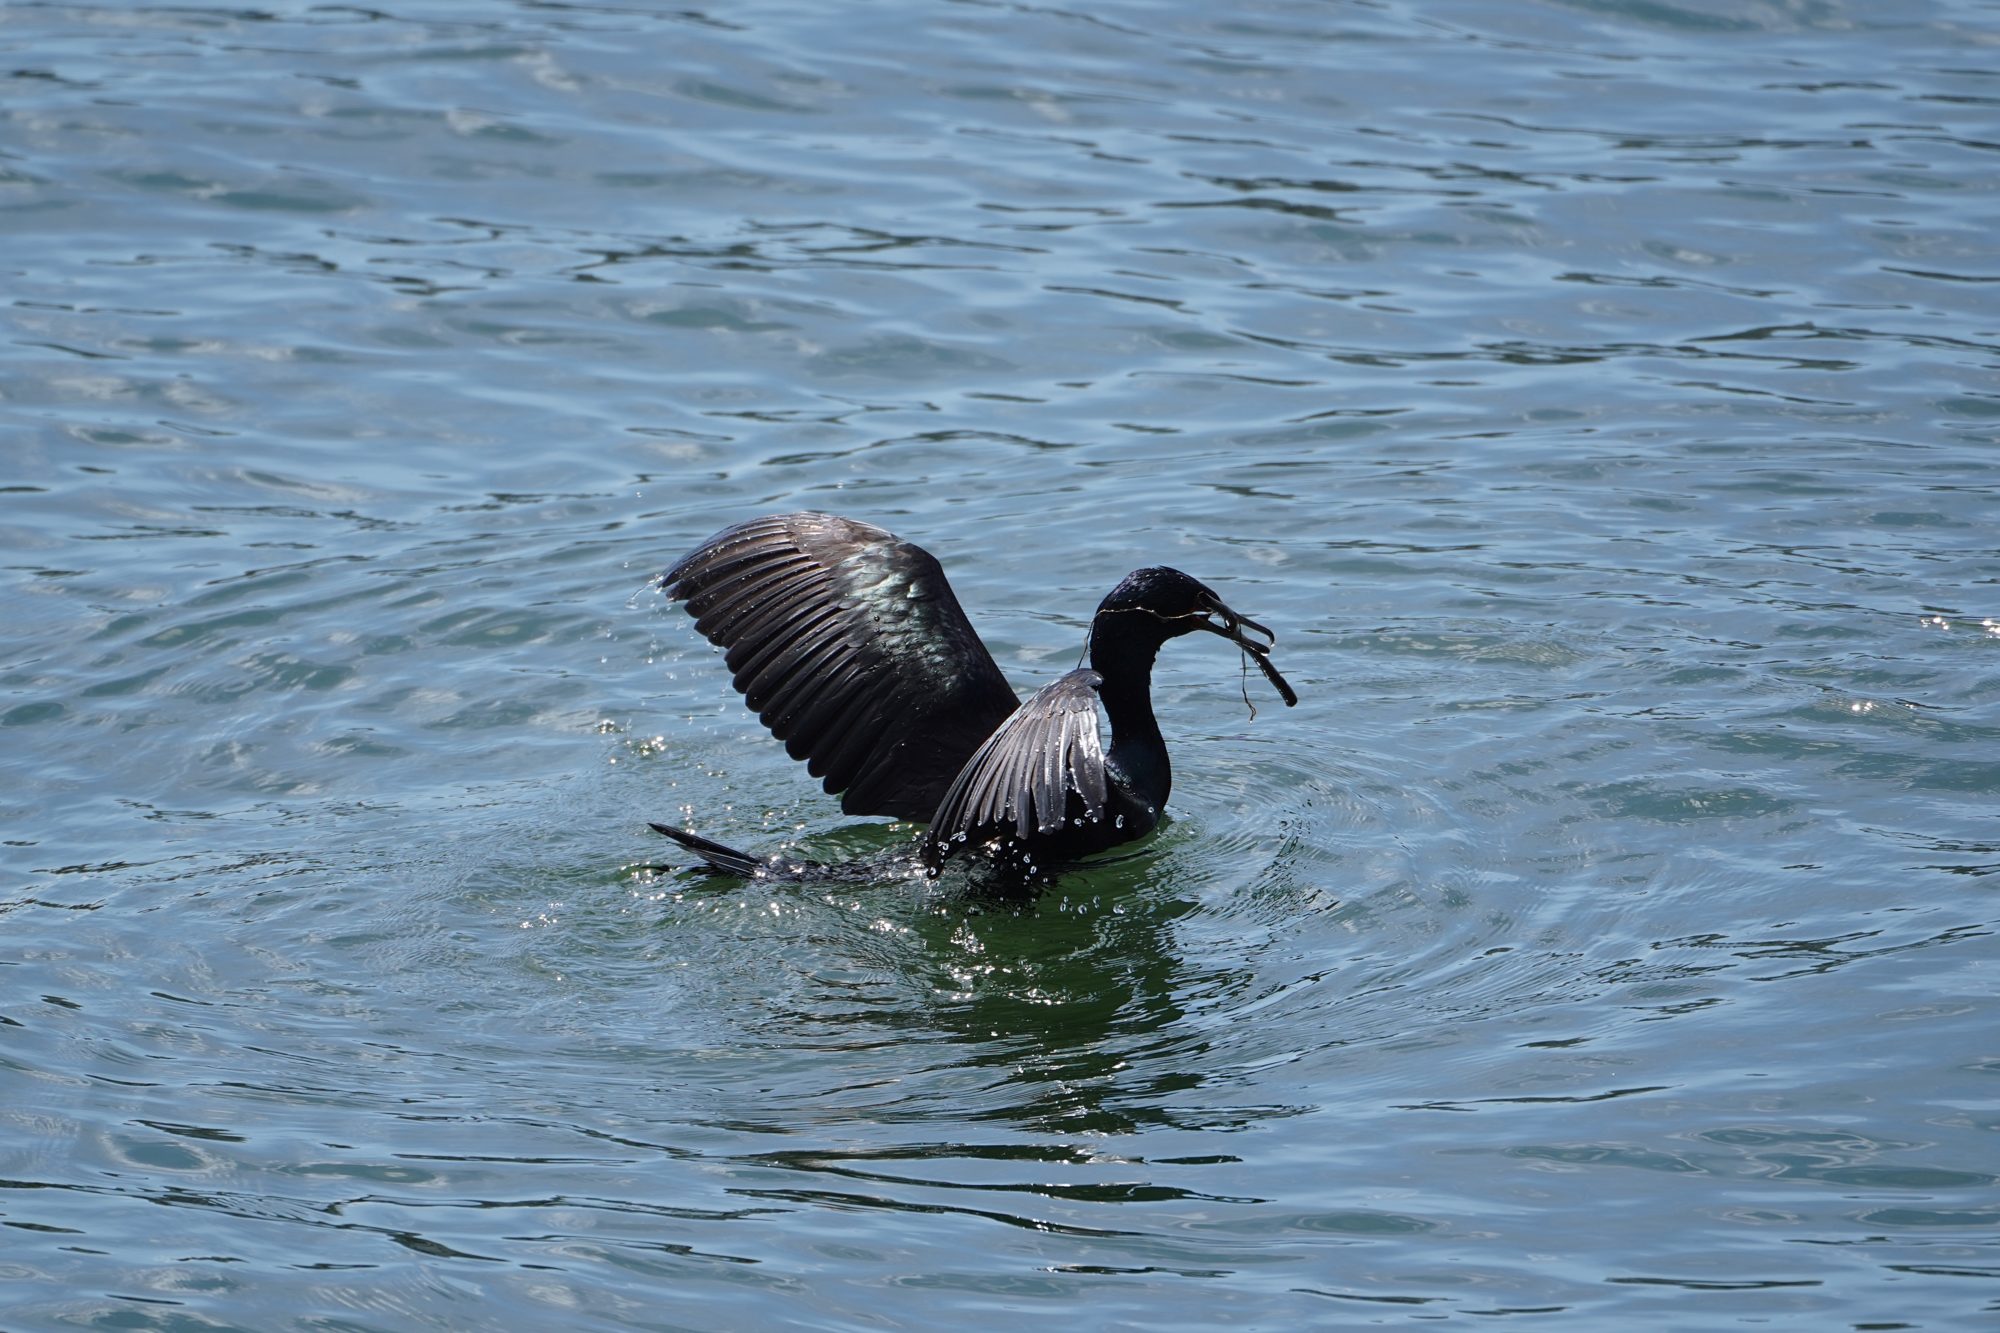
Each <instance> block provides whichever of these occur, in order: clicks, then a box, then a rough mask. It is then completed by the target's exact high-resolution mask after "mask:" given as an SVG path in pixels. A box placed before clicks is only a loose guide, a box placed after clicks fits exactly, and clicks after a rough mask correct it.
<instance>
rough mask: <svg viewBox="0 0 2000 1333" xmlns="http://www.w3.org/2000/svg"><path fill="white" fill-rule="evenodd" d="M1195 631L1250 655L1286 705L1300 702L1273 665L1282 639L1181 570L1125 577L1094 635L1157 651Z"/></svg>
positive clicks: (1155, 569)
mask: <svg viewBox="0 0 2000 1333" xmlns="http://www.w3.org/2000/svg"><path fill="white" fill-rule="evenodd" d="M1196 630H1207V631H1208V632H1209V633H1211V634H1219V635H1221V636H1222V637H1223V638H1225V639H1227V640H1229V641H1230V642H1231V643H1233V644H1235V645H1236V646H1237V647H1238V648H1241V649H1242V650H1243V651H1244V652H1246V653H1248V654H1250V656H1251V657H1253V658H1255V659H1256V660H1257V666H1258V668H1259V669H1260V670H1262V671H1263V673H1264V675H1265V678H1266V679H1268V680H1269V681H1270V682H1271V684H1272V685H1273V686H1275V687H1276V688H1277V691H1278V693H1279V694H1280V695H1281V696H1283V698H1284V700H1285V703H1286V705H1287V706H1290V705H1293V704H1296V703H1298V701H1299V696H1298V694H1297V693H1296V692H1295V691H1294V690H1293V689H1292V687H1291V685H1290V684H1288V683H1287V682H1286V680H1285V678H1284V677H1283V676H1281V675H1279V674H1278V668H1276V667H1275V666H1272V665H1271V648H1272V646H1273V645H1274V644H1276V643H1277V641H1278V636H1277V635H1276V634H1273V633H1272V632H1271V631H1270V629H1268V628H1267V627H1265V626H1263V625H1260V624H1258V623H1257V622H1256V621H1254V620H1252V619H1250V617H1248V616H1245V615H1239V614H1238V613H1237V612H1235V611H1232V610H1230V608H1229V605H1228V604H1227V603H1226V602H1224V601H1223V600H1222V598H1221V597H1219V596H1217V595H1216V592H1215V589H1213V588H1211V587H1209V586H1208V585H1207V584H1205V583H1203V582H1202V581H1201V580H1199V579H1196V578H1192V577H1190V576H1188V575H1186V574H1183V573H1181V571H1179V570H1178V569H1169V568H1167V567H1166V566H1165V565H1154V566H1152V567H1151V568H1148V569H1135V570H1133V571H1132V572H1131V573H1130V574H1127V575H1126V576H1125V577H1124V578H1123V579H1121V580H1119V582H1118V586H1117V587H1115V588H1113V589H1112V590H1111V591H1110V592H1109V593H1107V594H1105V598H1104V600H1103V601H1102V602H1100V603H1098V606H1097V617H1096V619H1095V620H1094V621H1092V622H1091V631H1090V632H1091V638H1092V641H1093V645H1094V644H1095V643H1096V642H1097V641H1098V640H1099V638H1100V637H1106V638H1117V639H1127V640H1130V641H1134V642H1138V643H1146V644H1149V645H1150V646H1151V647H1153V648H1157V647H1158V646H1159V645H1160V644H1162V643H1165V642H1166V641H1167V640H1168V639H1176V638H1179V637H1180V636H1181V635H1183V634H1191V633H1193V632H1194V631H1196ZM1148 660H1150V654H1149V655H1148Z"/></svg>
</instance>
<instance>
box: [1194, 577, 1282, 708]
mask: <svg viewBox="0 0 2000 1333" xmlns="http://www.w3.org/2000/svg"><path fill="white" fill-rule="evenodd" d="M1200 623H1201V627H1202V628H1203V629H1205V630H1207V631H1208V632H1209V633H1211V634H1220V635H1221V636H1222V637H1223V638H1225V639H1227V640H1229V641H1230V642H1231V643H1233V644H1235V645H1236V646H1237V647H1238V648H1241V649H1242V650H1243V651H1244V652H1246V653H1248V654H1250V656H1252V657H1254V658H1255V659H1257V667H1258V669H1259V670H1261V671H1262V672H1263V673H1264V679H1266V680H1268V681H1270V682H1271V684H1272V685H1273V686H1275V687H1276V688H1277V691H1278V695H1279V697H1280V698H1282V699H1283V700H1284V701H1285V707H1287V708H1291V707H1294V706H1296V705H1297V704H1298V702H1299V695H1298V691H1296V690H1294V689H1293V688H1292V686H1291V683H1290V682H1289V681H1287V680H1286V679H1285V678H1284V677H1283V676H1281V675H1279V674H1278V668H1276V667H1275V666H1272V665H1271V649H1272V648H1274V647H1276V646H1277V642H1278V636H1277V635H1276V634H1273V633H1272V632H1271V629H1270V627H1269V626H1266V625H1260V624H1258V623H1257V622H1256V621H1254V620H1252V619H1251V618H1250V617H1248V616H1243V615H1238V614H1237V613H1236V612H1234V611H1232V610H1230V609H1229V608H1228V607H1226V606H1224V605H1223V604H1222V601H1221V599H1220V598H1217V599H1214V600H1213V601H1211V603H1210V604H1209V606H1208V607H1207V608H1206V614H1205V615H1204V616H1203V617H1202V619H1201V622H1200ZM1255 634H1261V635H1263V636H1264V637H1263V638H1261V639H1256V638H1252V637H1251V636H1252V635H1255Z"/></svg>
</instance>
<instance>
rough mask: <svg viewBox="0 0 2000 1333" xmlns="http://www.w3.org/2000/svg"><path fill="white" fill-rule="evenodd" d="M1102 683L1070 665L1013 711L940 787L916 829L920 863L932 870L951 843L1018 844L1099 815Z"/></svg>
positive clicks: (1103, 788) (1102, 806)
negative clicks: (924, 823)
mask: <svg viewBox="0 0 2000 1333" xmlns="http://www.w3.org/2000/svg"><path fill="white" fill-rule="evenodd" d="M1103 683H1104V677H1102V676H1100V675H1098V674H1097V673H1096V672H1095V671H1089V670H1078V671H1072V672H1070V673H1069V674H1068V675H1066V676H1063V677H1062V678H1061V679H1059V680H1057V681H1055V682H1053V683H1052V684H1049V685H1045V686H1043V687H1042V688H1041V689H1040V690H1037V691H1036V692H1035V693H1034V695H1032V696H1031V697H1030V698H1029V699H1028V701H1027V702H1026V703H1024V704H1022V705H1021V706H1020V707H1019V708H1017V709H1015V710H1014V714H1013V716H1012V717H1009V718H1008V719H1007V720H1006V721H1005V722H1004V723H1002V724H1001V726H1000V729H999V730H998V731H996V732H994V733H993V735H992V737H991V738H990V739H988V740H987V742H986V743H985V744H984V745H982V746H980V747H979V752H978V753H977V754H975V755H973V756H972V759H971V761H970V762H969V763H967V764H966V766H965V768H964V771H962V772H961V773H959V775H958V777H957V779H956V780H955V781H953V783H952V784H951V790H949V791H947V792H946V793H945V797H944V801H943V803H942V804H940V805H939V806H938V810H937V818H936V819H934V820H933V821H932V822H931V827H930V831H929V832H928V833H927V834H925V835H924V845H923V858H924V862H925V864H927V865H929V866H930V867H931V868H932V869H936V868H937V867H938V866H940V865H942V864H943V863H944V861H945V859H946V858H947V857H948V856H950V855H951V852H952V848H953V845H954V844H957V843H961V842H962V843H969V844H972V845H975V846H977V845H980V844H984V843H987V842H990V841H992V840H994V839H999V840H1001V841H1003V842H1007V841H1012V842H1015V843H1019V842H1024V841H1026V839H1027V838H1028V837H1029V836H1030V835H1031V834H1037V833H1040V834H1053V833H1056V832H1057V831H1058V830H1060V829H1062V828H1063V827H1064V826H1065V825H1074V823H1075V822H1076V821H1079V820H1081V821H1085V822H1095V821H1097V820H1101V819H1102V818H1103V817H1104V813H1105V804H1106V800H1107V795H1106V785H1105V774H1104V743H1103V741H1102V739H1101V738H1100V737H1099V736H1098V731H1097V690H1098V687H1099V686H1101V685H1102V684H1103Z"/></svg>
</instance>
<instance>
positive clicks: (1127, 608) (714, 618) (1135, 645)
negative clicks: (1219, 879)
mask: <svg viewBox="0 0 2000 1333" xmlns="http://www.w3.org/2000/svg"><path fill="white" fill-rule="evenodd" d="M660 586H661V587H662V588H663V589H665V590H666V592H667V594H668V595H669V596H670V597H672V598H674V599H675V600H677V601H681V602H684V603H685V604H686V606H687V609H688V612H689V614H691V615H693V616H694V618H695V628H696V629H698V630H700V631H701V633H702V634H704V635H706V636H707V637H708V639H709V640H710V641H711V642H713V643H715V644H717V645H718V646H720V647H721V648H723V649H725V650H726V653H725V657H724V659H723V660H724V661H726V662H727V663H728V664H729V669H730V671H731V672H732V673H734V680H735V685H736V688H737V689H738V690H739V691H741V692H742V694H743V697H744V701H745V702H746V703H748V704H749V705H750V707H751V708H752V709H754V710H755V711H756V713H757V715H758V717H759V718H760V719H761V720H762V721H763V723H764V725H765V726H766V727H768V728H770V730H771V733H772V734H773V735H775V736H776V737H777V738H778V739H779V740H782V741H784V742H785V749H786V751H787V752H788V753H790V754H791V756H792V758H794V759H803V760H805V761H806V767H807V771H808V772H810V773H811V774H812V775H813V776H814V777H817V778H820V779H821V780H822V781H823V783H824V785H825V787H826V790H827V791H828V792H830V793H838V794H839V795H840V797H841V801H840V805H841V809H843V810H845V811H846V812H847V813H848V814H851V815H893V816H895V817H896V818H898V819H906V820H912V821H915V822H918V823H927V824H929V825H930V827H929V829H928V830H927V831H926V832H925V834H924V838H923V842H922V844H921V845H920V847H919V849H918V855H919V857H920V858H921V859H922V862H923V864H924V866H925V868H926V869H927V870H928V871H929V872H930V873H931V874H933V875H935V874H936V873H937V872H938V871H939V870H940V869H942V868H943V866H944V865H945V863H946V862H947V861H949V860H952V859H953V858H955V857H962V856H965V855H966V854H968V853H972V852H976V853H980V854H983V856H984V857H985V858H986V861H987V864H986V866H985V867H984V869H985V870H986V871H987V872H990V873H996V874H998V875H999V876H1000V877H1002V878H1003V879H1005V880H1008V881H1012V882H1031V881H1034V880H1037V879H1042V878H1046V877H1047V876H1048V875H1050V874H1052V873H1053V872H1054V871H1056V870H1058V869H1060V868H1061V866H1062V865H1063V863H1065V862H1068V861H1072V860H1075V859H1076V858H1078V857H1081V856H1087V855H1089V854H1090V853H1092V852H1100V851H1103V850H1104V849H1106V848H1108V847H1114V846H1116V845H1118V844H1119V843H1122V842H1128V841H1130V840H1131V839H1134V838H1138V837H1141V836H1143V835H1144V834H1146V833H1148V832H1150V831H1151V830H1152V828H1153V826H1154V825H1156V824H1157V823H1159V820H1160V810H1161V807H1163V806H1164V805H1165V804H1166V800H1167V792H1168V790H1169V788H1170V787H1171V786H1172V782H1173V771H1172V768H1171V767H1170V765H1169V764H1168V762H1167V746H1166V742H1165V741H1164V740H1163V739H1161V736H1160V726H1159V723H1158V722H1157V721H1155V720H1154V717H1153V704H1152V695H1151V686H1152V674H1153V660H1154V658H1155V656H1156V655H1157V654H1158V653H1159V651H1160V645H1161V644H1163V643H1165V642H1166V641H1167V640H1168V639H1172V638H1178V637H1179V636H1180V635H1183V634H1187V633H1191V632H1192V631H1194V630H1207V631H1209V632H1210V633H1212V634H1219V635H1221V636H1222V637H1223V638H1225V639H1228V640H1229V641H1230V642H1231V643H1234V644H1236V645H1237V646H1238V647H1240V648H1242V649H1243V650H1244V651H1245V652H1247V653H1249V655H1250V656H1251V657H1253V658H1254V659H1256V662H1257V665H1258V666H1259V667H1260V668H1261V669H1262V670H1263V672H1264V675H1265V676H1266V677H1268V678H1269V679H1270V681H1271V684H1272V685H1274V686H1276V687H1277V690H1278V693H1279V694H1280V695H1282V696H1283V698H1284V700H1285V703H1286V704H1287V705H1291V704H1296V703H1297V702H1298V696H1297V695H1296V694H1295V693H1293V691H1292V687H1291V686H1290V685H1289V684H1287V683H1286V681H1285V678H1284V677H1283V676H1281V675H1279V674H1278V669H1277V668H1276V667H1274V666H1272V665H1271V659H1270V652H1271V647H1272V645H1273V644H1274V643H1275V642H1276V641H1277V636H1276V635H1274V634H1273V633H1272V632H1271V631H1270V630H1268V629H1266V628H1265V627H1264V626H1262V625H1260V624H1258V623H1257V622H1256V621H1254V620H1251V619H1249V618H1248V617H1247V616H1242V615H1238V614H1237V613H1236V612H1234V611H1232V610H1230V609H1229V607H1227V606H1226V605H1224V604H1223V601H1222V599H1221V598H1220V597H1218V596H1216V595H1215V593H1214V591H1213V590H1212V589H1210V588H1208V587H1206V586H1205V585H1203V584H1201V583H1199V582H1197V581H1196V580H1194V579H1192V578H1190V577H1188V576H1187V575H1186V574H1183V573H1181V572H1180V571H1179V570H1177V569H1168V568H1165V567H1164V566H1155V567H1153V568H1150V569H1139V570H1134V571H1133V572H1132V573H1130V574H1128V575H1126V576H1125V578H1124V579H1123V580H1121V581H1120V582H1119V584H1118V586H1117V587H1115V588H1113V589H1112V590H1111V592H1110V593H1109V595H1107V596H1106V597H1105V599H1104V601H1103V602H1102V603H1100V604H1099V606H1098V608H1097V615H1096V617H1095V618H1094V619H1093V620H1092V621H1091V624H1090V666H1089V668H1087V669H1084V668H1079V669H1077V670H1075V671H1071V672H1069V673H1068V674H1066V675H1064V676H1062V677H1060V678H1059V679H1057V680H1056V681H1054V682H1053V683H1051V684H1049V685H1045V686H1043V687H1042V688H1041V689H1040V690H1038V691H1036V693H1035V694H1033V695H1032V696H1030V697H1029V699H1028V701H1027V702H1026V703H1022V702H1021V701H1020V700H1019V699H1017V698H1016V697H1015V695H1014V691H1013V689H1012V688H1010V687H1009V686H1008V684H1007V679H1006V677H1005V676H1003V675H1001V673H1000V668H999V667H998V666H996V665H995V664H994V661H993V656H992V654H991V653H989V652H987V650H986V645H985V644H983V643H981V642H980V641H979V636H978V635H977V634H976V633H974V632H973V629H972V624H971V622H970V621H968V620H967V619H966V617H965V612H964V611H963V610H962V609H961V608H960V607H959V604H958V598H956V597H955V596H953V595H952V591H951V585H950V584H949V583H947V582H946V581H945V576H944V570H943V569H942V568H940V567H939V565H938V562H937V561H936V560H935V559H934V558H933V557H932V556H931V555H930V553H929V552H927V551H925V550H924V549H923V548H921V547H919V546H915V545H912V544H911V543H909V542H906V541H903V540H902V539H901V538H898V537H897V536H895V535H894V534H893V533H889V532H885V531H884V530H883V529H881V528H878V527H875V526H873V525H872V524H868V523H860V522H856V521H855V520H853V519H847V518H838V517H835V516H833V515H831V514H815V513H799V514H772V515H767V516H766V517H763V518H754V519H751V520H750V521H749V522H747V523H739V524H737V525H736V526H735V527H731V528H725V529H724V530H723V531H721V532H718V533H716V534H715V535H714V536H713V537H710V538H709V539H708V540H707V541H705V542H703V543H702V544H701V545H700V546H698V547H696V548H695V549H694V550H693V551H692V552H690V553H689V554H688V555H687V556H685V557H684V558H683V559H682V560H681V561H680V562H679V563H678V564H676V565H675V566H674V567H673V568H672V569H670V570H668V571H667V572H666V573H665V574H664V575H662V576H661V578H660ZM1253 634H1254V635H1261V636H1262V638H1261V639H1258V638H1254V637H1252V635H1253ZM1100 708H1101V709H1102V714H1103V717H1104V718H1105V719H1106V720H1107V721H1108V722H1109V723H1110V726H1111V746H1110V748H1109V749H1108V750H1107V749H1106V748H1104V745H1103V742H1102V740H1101V739H1100V737H1099V734H1098V717H1099V710H1100ZM653 827H654V828H655V829H657V830H658V831H659V832H661V833H663V834H665V835H666V836H667V837H670V838H672V839H674V840H675V841H676V842H678V843H680V844H681V845H682V846H684V847H686V848H688V849H689V850H690V851H693V852H694V853H696V854H697V855H699V856H700V857H701V858H702V860H703V861H704V862H706V863H707V865H708V866H709V867H710V868H713V869H716V870H721V871H726V872H729V873H732V874H739V875H746V876H749V875H757V874H760V873H769V872H777V873H787V872H790V873H798V872H802V871H807V870H809V869H811V868H810V867H805V866H800V865H797V864H790V865H787V864H786V863H784V862H782V861H780V860H777V859H773V860H770V861H764V860H760V859H759V858H757V857H755V856H753V855H751V854H749V853H746V852H739V851H737V850H735V849H734V848H731V847H725V846H723V845H722V844H720V843H715V842H710V841H709V840H707V839H706V838H701V837H698V836H696V835H695V834H693V833H690V832H688V831H687V830H685V829H680V828H675V827H673V826H671V825H667V824H654V825H653Z"/></svg>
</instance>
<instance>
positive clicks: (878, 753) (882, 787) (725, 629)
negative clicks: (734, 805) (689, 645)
mask: <svg viewBox="0 0 2000 1333" xmlns="http://www.w3.org/2000/svg"><path fill="white" fill-rule="evenodd" d="M660 585H661V586H662V587H663V588H665V589H666V590H667V593H668V595H669V596H671V597H674V598H675V599H677V600H680V601H684V602H685V603H686V604H687V609H688V612H689V614H691V615H693V616H694V618H695V628H696V629H698V630H700V631H701V632H702V633H703V634H704V635H706V636H707V637H708V639H709V640H710V641H711V642H713V643H715V644H717V645H719V646H721V647H722V648H723V649H725V650H726V653H725V656H724V659H723V660H724V661H726V662H727V663H728V664H729V669H730V671H731V672H732V673H733V676H734V680H735V684H736V688H737V689H738V690H740V691H741V692H742V694H743V698H744V702H746V703H747V704H749V705H750V707H751V708H752V709H753V710H755V711H756V713H757V715H758V717H759V718H760V719H762V721H763V723H764V725H765V726H766V727H769V728H770V730H771V734H772V735H774V736H776V737H777V738H778V739H779V740H781V741H783V742H785V750H786V752H787V753H789V754H790V755H791V756H792V758H794V759H803V760H805V761H806V768H807V771H808V772H810V773H811V774H812V775H813V776H814V777H817V778H820V779H822V780H823V782H824V785H825V787H826V790H827V791H829V792H838V793H844V795H843V796H842V798H841V802H840V806H841V809H843V810H845V811H847V813H849V814H852V815H894V816H896V817H897V818H899V819H912V820H918V821H923V820H928V819H930V818H931V816H932V815H933V814H934V813H935V812H936V810H937V807H938V802H939V801H940V800H941V799H942V798H943V796H944V793H945V791H946V789H947V788H949V787H950V785H951V781H952V779H953V777H955V776H956V775H957V774H958V771H959V770H960V769H961V768H963V767H964V766H965V762H966V760H967V759H969V758H971V756H972V754H973V752H974V751H975V750H977V749H978V748H979V746H980V744H981V742H983V741H985V740H986V738H987V737H988V736H990V735H992V734H993V730H994V728H996V727H998V726H999V725H1000V724H1001V723H1002V722H1003V721H1005V720H1006V718H1007V716H1008V714H1010V713H1012V712H1013V711H1014V707H1015V704H1016V703H1017V702H1018V700H1016V698H1015V696H1014V691H1013V689H1012V688H1011V687H1009V686H1008V684H1007V678H1006V677H1005V676H1004V675H1002V674H1001V672H1000V668H999V667H998V666H997V665H995V664H994V661H993V655H992V654H991V653H989V652H987V651H986V645H985V644H983V643H981V642H980V641H979V636H978V635H977V634H976V633H974V632H973V629H972V624H971V622H970V621H968V620H967V619H966V618H965V612H964V610H963V609H961V608H960V606H959V604H958V598H957V597H955V596H953V595H952V591H951V585H950V584H949V583H947V582H946V581H945V577H944V570H943V569H941V568H939V566H938V562H937V561H936V560H935V559H934V558H932V556H931V554H930V553H929V552H928V551H925V550H924V549H923V548H921V547H918V546H913V545H911V544H910V543H909V542H906V541H903V540H902V539H900V538H898V537H896V536H895V535H894V534H892V533H889V532H885V531H883V530H882V529H881V528H878V527H875V526H873V525H871V524H867V523H858V522H855V521H854V520H852V519H845V518H836V517H834V516H833V515H831V514H812V513H801V514H772V515H767V516H766V517H763V518H754V519H751V520H750V521H749V522H747V523H740V524H738V525H737V526H735V527H733V528H727V529H724V530H723V531H721V532H718V533H717V534H715V536H713V537H710V538H709V539H708V540H707V541H705V542H703V543H702V544H701V545H700V546H698V547H696V548H695V550H694V551H693V552H691V553H690V554H689V555H687V556H686V557H685V558H684V559H682V560H681V562H680V563H679V564H677V565H675V566H674V567H673V568H672V569H670V570H668V571H667V572H666V574H665V575H663V576H662V577H661V579H660Z"/></svg>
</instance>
